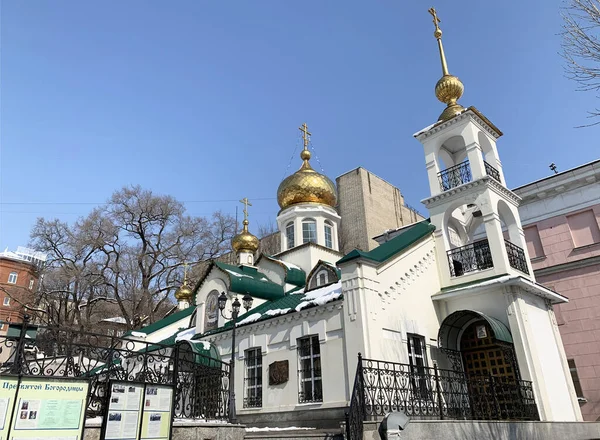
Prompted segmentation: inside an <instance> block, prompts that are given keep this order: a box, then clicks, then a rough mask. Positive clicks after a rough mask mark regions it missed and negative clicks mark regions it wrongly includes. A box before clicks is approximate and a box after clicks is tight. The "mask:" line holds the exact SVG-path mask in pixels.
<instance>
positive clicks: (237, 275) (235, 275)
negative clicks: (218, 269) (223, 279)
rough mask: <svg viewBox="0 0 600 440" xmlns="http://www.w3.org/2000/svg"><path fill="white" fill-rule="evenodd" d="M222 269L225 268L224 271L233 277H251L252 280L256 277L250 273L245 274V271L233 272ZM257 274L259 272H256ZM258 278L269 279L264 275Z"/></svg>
mask: <svg viewBox="0 0 600 440" xmlns="http://www.w3.org/2000/svg"><path fill="white" fill-rule="evenodd" d="M223 270H225V272H227V273H228V274H230V275H233V276H234V277H238V278H251V279H253V280H255V279H256V278H257V277H256V276H251V275H248V274H245V273H238V272H234V271H232V270H229V269H223ZM257 275H259V274H258V273H257ZM261 275H262V274H261ZM259 280H260V281H269V279H268V278H267V277H265V276H264V275H262V276H261V277H260V278H259Z"/></svg>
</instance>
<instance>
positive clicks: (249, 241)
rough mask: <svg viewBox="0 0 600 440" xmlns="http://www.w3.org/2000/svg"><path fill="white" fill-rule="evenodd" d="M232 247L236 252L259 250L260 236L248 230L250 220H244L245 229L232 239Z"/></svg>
mask: <svg viewBox="0 0 600 440" xmlns="http://www.w3.org/2000/svg"><path fill="white" fill-rule="evenodd" d="M231 247H233V250H234V251H236V252H240V251H247V252H252V253H254V252H256V251H257V250H258V238H257V237H256V236H255V235H252V234H251V233H250V232H248V220H244V229H242V232H240V233H239V234H237V235H236V236H235V237H233V238H232V239H231Z"/></svg>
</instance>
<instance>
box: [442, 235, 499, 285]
mask: <svg viewBox="0 0 600 440" xmlns="http://www.w3.org/2000/svg"><path fill="white" fill-rule="evenodd" d="M448 263H449V265H450V275H451V276H453V277H459V276H461V275H463V274H465V273H467V272H475V271H478V270H484V269H489V268H490V267H494V262H493V260H492V251H491V250H490V244H489V242H488V240H487V239H484V240H478V241H475V242H473V243H470V244H468V245H466V246H462V247H459V248H456V249H451V250H449V251H448Z"/></svg>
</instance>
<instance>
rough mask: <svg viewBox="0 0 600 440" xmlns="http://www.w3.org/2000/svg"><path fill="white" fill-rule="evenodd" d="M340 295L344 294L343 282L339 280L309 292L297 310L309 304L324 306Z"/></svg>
mask: <svg viewBox="0 0 600 440" xmlns="http://www.w3.org/2000/svg"><path fill="white" fill-rule="evenodd" d="M340 296H342V282H341V281H338V282H337V283H335V284H330V285H328V286H324V287H320V288H318V289H315V290H311V291H310V292H308V293H307V294H306V295H305V296H304V298H303V299H304V301H302V302H301V303H300V304H298V305H297V306H296V311H297V312H299V311H300V310H302V309H305V308H306V307H308V306H322V305H323V304H326V303H328V302H329V301H333V300H334V299H338V298H339V297H340Z"/></svg>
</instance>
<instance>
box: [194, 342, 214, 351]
mask: <svg viewBox="0 0 600 440" xmlns="http://www.w3.org/2000/svg"><path fill="white" fill-rule="evenodd" d="M190 342H191V343H192V344H202V349H203V350H210V342H208V341H190Z"/></svg>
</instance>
